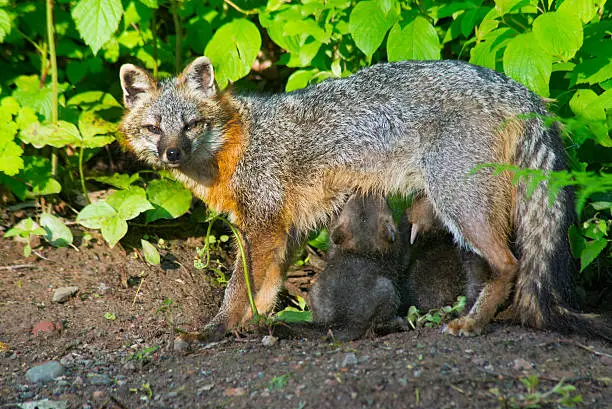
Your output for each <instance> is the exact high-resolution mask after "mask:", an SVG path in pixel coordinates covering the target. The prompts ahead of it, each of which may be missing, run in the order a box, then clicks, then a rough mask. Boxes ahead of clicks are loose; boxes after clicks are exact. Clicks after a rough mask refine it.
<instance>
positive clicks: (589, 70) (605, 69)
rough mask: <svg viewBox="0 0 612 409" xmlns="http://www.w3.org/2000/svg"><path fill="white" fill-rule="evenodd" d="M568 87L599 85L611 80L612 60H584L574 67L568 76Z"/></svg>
mask: <svg viewBox="0 0 612 409" xmlns="http://www.w3.org/2000/svg"><path fill="white" fill-rule="evenodd" d="M570 78H571V82H570V85H575V84H585V83H586V84H590V85H594V84H599V83H601V82H604V81H606V80H607V79H609V78H612V58H610V57H609V56H606V57H603V56H602V57H596V58H591V59H588V60H585V61H583V62H581V63H580V64H578V65H576V68H574V71H572V73H571V74H570Z"/></svg>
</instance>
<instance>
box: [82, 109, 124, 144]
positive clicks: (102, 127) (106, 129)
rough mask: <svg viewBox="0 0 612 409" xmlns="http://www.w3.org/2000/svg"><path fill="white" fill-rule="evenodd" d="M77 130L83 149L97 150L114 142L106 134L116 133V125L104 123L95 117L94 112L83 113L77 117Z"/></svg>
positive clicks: (111, 137) (110, 136) (112, 138)
mask: <svg viewBox="0 0 612 409" xmlns="http://www.w3.org/2000/svg"><path fill="white" fill-rule="evenodd" d="M79 130H80V131H81V135H82V137H83V146H84V147H86V148H99V147H102V146H104V145H108V144H109V143H111V142H112V141H114V140H115V138H114V137H113V136H112V135H107V134H110V133H114V132H116V131H117V124H114V123H112V122H108V121H105V120H104V119H102V118H100V117H99V116H98V115H96V113H95V112H94V111H83V112H82V113H81V115H80V116H79ZM96 135H106V136H96Z"/></svg>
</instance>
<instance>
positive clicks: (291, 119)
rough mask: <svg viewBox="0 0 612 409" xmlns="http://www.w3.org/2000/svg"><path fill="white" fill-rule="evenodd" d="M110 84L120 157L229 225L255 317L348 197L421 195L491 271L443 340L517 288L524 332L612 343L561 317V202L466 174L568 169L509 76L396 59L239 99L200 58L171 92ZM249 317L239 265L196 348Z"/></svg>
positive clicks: (564, 216)
mask: <svg viewBox="0 0 612 409" xmlns="http://www.w3.org/2000/svg"><path fill="white" fill-rule="evenodd" d="M120 79H121V85H122V88H123V97H124V98H123V99H124V104H125V106H126V108H127V112H126V113H125V116H124V118H123V120H122V122H121V130H122V132H123V134H124V135H125V136H126V138H127V142H128V145H129V147H130V148H131V149H132V150H133V151H134V152H135V153H136V155H137V156H138V157H139V158H141V159H142V160H144V161H146V162H148V163H149V164H151V165H153V166H157V167H162V168H166V169H168V170H170V171H171V172H172V173H173V175H174V176H175V177H176V178H177V179H178V180H179V181H181V182H182V183H184V184H185V185H186V186H187V187H189V188H190V189H191V190H192V191H193V192H194V193H195V194H196V195H197V196H199V197H200V198H201V199H202V200H203V201H204V202H205V203H207V204H208V206H210V207H211V208H212V209H214V210H216V211H218V212H226V213H227V214H228V215H229V217H230V219H231V221H232V222H233V223H234V224H235V225H236V226H238V227H239V229H240V230H241V232H242V233H241V234H242V237H243V239H244V240H245V241H246V242H247V244H248V249H249V251H248V262H249V265H250V271H251V273H252V281H253V285H254V289H255V292H256V295H255V304H256V306H257V308H258V310H259V311H260V312H266V311H270V310H271V309H272V307H273V306H274V304H275V300H276V295H277V293H278V291H279V289H280V288H281V286H282V283H283V268H284V265H285V261H286V258H287V256H288V254H289V252H288V248H289V247H290V245H291V243H292V242H294V241H295V240H301V239H302V238H304V237H305V233H306V232H308V231H309V230H311V229H313V228H315V227H318V226H320V225H322V224H324V223H326V222H327V221H328V219H329V217H330V215H332V214H333V213H334V212H336V211H337V210H338V209H339V207H340V206H341V205H342V204H343V203H344V202H345V201H346V199H347V197H348V196H349V194H351V193H353V192H355V191H358V192H374V193H378V194H381V195H383V196H386V195H388V194H391V193H401V194H409V193H420V194H423V195H425V196H427V198H428V199H429V200H430V201H431V203H432V205H433V208H434V209H435V211H436V214H437V215H438V216H439V218H440V220H441V221H442V223H443V224H444V226H446V228H447V229H448V230H449V231H450V232H452V234H453V235H454V237H455V240H456V241H457V242H458V243H461V244H462V245H464V246H466V247H469V248H470V249H472V250H474V251H475V252H476V253H478V254H479V255H481V256H482V257H483V258H484V259H485V260H486V261H487V262H488V264H489V266H490V268H491V270H492V278H491V279H490V280H488V281H487V283H486V284H485V286H484V287H483V289H482V291H481V292H480V294H479V296H478V299H477V300H476V302H475V303H474V306H473V307H472V309H471V310H470V311H469V313H468V314H467V315H466V316H464V317H461V318H459V319H457V320H455V321H452V322H451V323H450V324H449V325H448V327H447V332H448V333H450V334H455V335H474V334H479V333H480V332H481V331H482V330H483V329H484V328H485V326H486V325H487V323H488V322H489V321H490V320H491V319H492V317H493V316H494V314H495V311H496V310H497V307H498V305H500V304H503V303H504V302H505V301H506V299H507V298H508V297H509V294H510V292H511V291H512V290H513V289H514V298H513V301H512V302H513V304H514V306H515V308H516V310H517V312H518V314H519V316H520V318H521V320H522V322H523V323H524V324H526V325H530V326H533V327H538V328H543V327H547V328H552V329H558V330H563V329H565V330H572V329H577V330H580V331H582V332H586V333H589V332H597V333H599V334H600V335H603V336H607V337H609V338H612V329H611V328H610V327H609V326H606V325H607V324H606V325H599V321H597V320H595V319H591V318H589V317H587V316H585V315H581V314H578V313H575V312H573V311H572V310H570V309H568V307H570V305H568V304H571V301H568V300H571V298H572V291H571V289H572V280H571V278H572V277H571V268H570V267H571V265H572V258H571V255H570V248H569V241H568V237H567V232H568V228H569V226H570V224H571V223H573V221H574V218H575V217H574V210H573V196H572V192H571V190H570V189H568V188H564V189H561V190H560V192H559V193H558V195H557V198H556V200H555V202H554V204H553V205H552V206H551V205H549V200H548V189H547V185H546V183H545V182H542V183H540V184H539V185H538V186H537V188H536V189H535V190H534V191H533V192H531V191H530V192H529V193H530V194H527V191H526V190H527V189H526V183H524V182H520V183H518V184H517V185H513V184H512V175H511V174H510V173H509V172H505V173H501V174H498V173H494V172H493V170H492V169H490V168H484V169H481V170H480V171H478V172H473V169H474V168H475V167H476V166H478V165H480V164H483V163H503V164H514V165H518V166H519V167H521V168H536V169H541V170H543V171H554V170H561V169H565V168H566V165H565V159H564V149H563V144H562V142H561V139H560V137H559V131H558V128H557V126H552V127H547V126H546V124H545V122H546V119H545V118H544V117H545V116H548V115H549V114H548V112H547V111H546V109H545V108H544V105H543V103H542V101H541V99H540V98H539V97H537V96H536V95H534V94H533V93H531V92H530V91H528V90H527V89H526V88H525V87H523V86H522V85H519V84H518V83H516V82H514V81H512V80H510V79H508V78H507V77H505V76H504V75H502V74H499V73H497V72H495V71H492V70H489V69H486V68H482V67H477V66H473V65H469V64H467V63H463V62H460V61H405V62H395V63H387V64H378V65H374V66H371V67H369V68H365V69H363V70H361V71H359V72H358V73H356V74H354V75H352V76H350V77H347V78H342V79H333V80H328V81H323V82H321V83H319V84H316V85H312V86H309V87H307V88H304V89H302V90H298V91H294V92H290V93H285V94H279V95H265V96H264V95H239V94H233V93H232V92H229V91H226V92H220V91H219V90H218V89H217V88H216V86H215V81H214V70H213V66H212V64H211V62H210V60H209V59H208V58H206V57H199V58H197V59H196V60H195V61H193V62H192V63H191V64H190V65H189V66H188V67H187V68H186V69H185V70H184V72H183V73H182V74H180V75H179V76H178V77H176V78H174V79H170V80H165V81H162V82H159V83H157V82H156V81H154V80H153V79H152V78H151V77H150V76H149V74H148V73H147V72H146V71H145V70H143V69H141V68H138V67H136V66H134V65H131V64H126V65H123V66H122V67H121V71H120ZM511 234H512V236H513V237H515V241H516V253H515V254H514V253H513V252H512V251H511V250H510V248H509V245H508V243H509V238H510V236H511ZM250 314H251V312H250V309H249V303H248V301H247V295H246V291H245V281H244V274H243V272H242V261H241V260H239V259H238V260H237V261H236V265H235V267H234V273H233V275H232V278H231V280H230V282H229V284H228V287H227V289H226V292H225V296H224V299H223V303H222V305H221V308H220V311H219V313H218V314H217V315H216V316H215V317H214V318H213V319H212V321H211V322H210V324H209V325H207V326H206V328H205V329H204V331H203V332H202V337H203V338H215V337H218V336H220V335H222V334H223V333H225V331H226V330H227V329H229V328H233V327H235V326H237V325H239V324H240V323H242V322H245V321H246V320H248V319H249V318H250ZM598 325H599V326H598Z"/></svg>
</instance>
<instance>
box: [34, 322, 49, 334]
mask: <svg viewBox="0 0 612 409" xmlns="http://www.w3.org/2000/svg"><path fill="white" fill-rule="evenodd" d="M53 331H55V324H54V323H53V322H51V321H40V322H39V323H37V324H35V325H34V326H33V327H32V334H33V335H38V334H39V333H41V332H46V333H49V332H53Z"/></svg>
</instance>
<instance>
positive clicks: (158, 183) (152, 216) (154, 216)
mask: <svg viewBox="0 0 612 409" xmlns="http://www.w3.org/2000/svg"><path fill="white" fill-rule="evenodd" d="M147 197H148V198H149V201H150V202H151V203H152V204H153V207H154V208H155V210H152V211H150V212H147V214H146V220H147V223H148V222H152V221H154V220H158V219H175V218H177V217H179V216H182V215H183V214H185V213H186V212H187V210H189V206H190V205H191V192H190V191H189V190H187V189H185V188H184V187H183V186H182V185H181V184H179V183H177V182H174V181H171V180H168V179H157V180H153V181H151V183H149V185H148V186H147Z"/></svg>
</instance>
